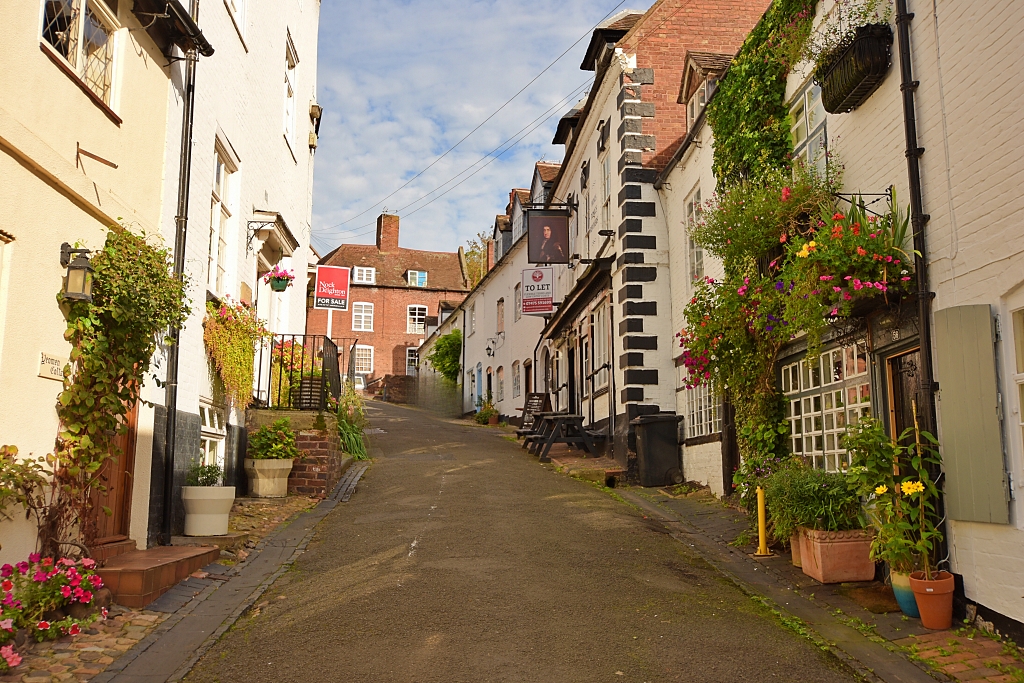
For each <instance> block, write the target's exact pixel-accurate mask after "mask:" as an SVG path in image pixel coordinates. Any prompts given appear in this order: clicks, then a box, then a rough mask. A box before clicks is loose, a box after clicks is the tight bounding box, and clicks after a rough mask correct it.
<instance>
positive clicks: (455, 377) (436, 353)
mask: <svg viewBox="0 0 1024 683" xmlns="http://www.w3.org/2000/svg"><path fill="white" fill-rule="evenodd" d="M427 360H428V361H430V364H431V365H433V366H434V368H435V369H436V370H437V371H438V372H440V373H441V376H442V377H444V378H445V379H446V380H448V381H449V382H452V383H453V384H454V383H455V382H458V381H459V373H460V372H461V369H462V332H461V331H460V330H452V331H451V332H449V333H448V334H444V335H441V336H440V337H438V338H437V341H436V342H435V343H434V348H433V350H432V351H431V352H430V355H429V356H427Z"/></svg>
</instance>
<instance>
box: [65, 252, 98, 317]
mask: <svg viewBox="0 0 1024 683" xmlns="http://www.w3.org/2000/svg"><path fill="white" fill-rule="evenodd" d="M90 253H91V252H90V251H89V250H88V249H72V248H71V245H70V244H68V243H67V242H65V243H64V244H62V245H60V265H61V266H63V267H64V268H67V269H68V272H67V276H66V277H65V278H64V298H65V299H72V300H74V301H85V302H88V303H91V302H92V274H93V272H94V270H93V267H92V264H90V263H89V254H90ZM72 256H74V259H72V258H71V257H72Z"/></svg>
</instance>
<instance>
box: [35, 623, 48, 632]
mask: <svg viewBox="0 0 1024 683" xmlns="http://www.w3.org/2000/svg"><path fill="white" fill-rule="evenodd" d="M36 628H37V629H39V630H40V631H48V630H49V629H50V622H48V621H40V622H39V623H38V624H36Z"/></svg>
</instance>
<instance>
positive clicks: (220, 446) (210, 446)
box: [199, 401, 228, 469]
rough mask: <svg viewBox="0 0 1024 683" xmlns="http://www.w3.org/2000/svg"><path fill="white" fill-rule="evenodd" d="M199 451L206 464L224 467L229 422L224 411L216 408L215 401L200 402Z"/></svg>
mask: <svg viewBox="0 0 1024 683" xmlns="http://www.w3.org/2000/svg"><path fill="white" fill-rule="evenodd" d="M199 424H200V430H199V452H200V455H201V456H202V459H203V464H204V465H217V466H218V467H220V468H221V469H224V460H225V453H224V450H225V444H224V440H225V438H226V437H227V434H228V429H227V423H226V421H225V420H224V411H223V410H221V409H219V408H215V407H214V406H213V403H210V402H206V401H203V402H200V404H199Z"/></svg>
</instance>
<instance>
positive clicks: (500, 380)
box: [495, 366, 505, 401]
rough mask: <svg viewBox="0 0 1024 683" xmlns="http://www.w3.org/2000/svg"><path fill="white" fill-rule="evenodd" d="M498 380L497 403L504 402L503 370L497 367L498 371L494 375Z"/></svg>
mask: <svg viewBox="0 0 1024 683" xmlns="http://www.w3.org/2000/svg"><path fill="white" fill-rule="evenodd" d="M495 375H496V377H497V378H498V387H497V388H498V399H497V400H499V401H504V400H505V368H503V367H500V366H499V367H498V371H497V372H496V373H495Z"/></svg>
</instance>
